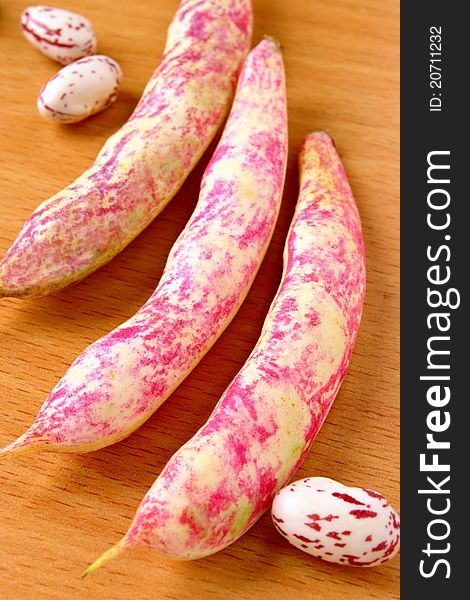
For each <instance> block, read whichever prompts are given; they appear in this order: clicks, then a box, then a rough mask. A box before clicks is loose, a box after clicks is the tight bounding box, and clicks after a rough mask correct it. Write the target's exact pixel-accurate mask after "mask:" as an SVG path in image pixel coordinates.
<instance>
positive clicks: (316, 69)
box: [0, 0, 399, 600]
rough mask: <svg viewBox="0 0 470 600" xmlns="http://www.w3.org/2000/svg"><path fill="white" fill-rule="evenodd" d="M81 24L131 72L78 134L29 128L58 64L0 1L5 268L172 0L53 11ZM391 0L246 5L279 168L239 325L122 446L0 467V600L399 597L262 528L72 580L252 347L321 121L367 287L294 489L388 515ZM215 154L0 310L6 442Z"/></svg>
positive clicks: (395, 287) (139, 285)
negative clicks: (122, 233)
mask: <svg viewBox="0 0 470 600" xmlns="http://www.w3.org/2000/svg"><path fill="white" fill-rule="evenodd" d="M60 4H61V6H64V7H66V8H71V9H75V10H79V11H80V12H82V13H83V14H84V15H86V16H87V17H88V18H90V19H91V21H92V22H93V24H94V27H95V31H96V32H97V35H98V40H99V51H100V52H102V53H107V54H110V55H111V56H113V57H114V58H115V59H117V60H118V61H119V62H120V63H121V65H122V67H123V69H124V73H125V76H126V80H125V83H124V86H123V89H122V93H121V96H120V98H119V100H118V102H117V104H116V105H115V106H114V107H112V108H111V109H110V110H108V111H106V112H105V113H102V114H100V115H97V116H95V117H92V118H90V119H88V120H87V121H85V122H83V123H82V124H79V125H76V126H68V127H66V126H63V127H60V126H54V125H52V124H50V123H47V122H44V121H42V120H41V118H40V117H39V116H38V114H37V112H36V108H35V99H36V95H37V93H38V90H39V89H40V87H41V86H42V84H43V83H44V82H45V81H46V80H47V79H48V78H49V77H51V76H52V75H53V74H54V73H55V71H56V70H57V68H58V67H57V65H55V64H54V63H53V62H51V61H49V60H48V59H47V58H45V57H43V56H42V55H41V54H39V53H38V52H37V51H36V50H35V49H33V48H32V47H31V46H29V44H28V43H27V42H26V41H25V40H24V39H23V38H22V36H21V34H20V33H19V30H18V21H19V16H20V12H21V10H22V9H24V8H25V6H26V2H25V1H23V2H21V1H19V0H8V2H0V60H1V62H0V64H1V69H2V74H1V79H0V107H1V108H0V121H1V123H0V153H1V157H0V165H1V187H0V194H1V196H0V197H1V200H0V255H3V253H4V252H5V250H6V249H7V248H8V246H9V245H10V243H11V242H12V241H13V239H14V237H15V235H16V233H17V231H18V230H19V228H20V226H21V224H22V222H23V220H24V219H25V218H26V217H27V216H28V215H29V213H30V211H31V210H33V209H34V208H35V207H36V206H37V204H39V202H40V201H42V200H43V199H45V198H47V197H48V196H50V195H52V193H54V192H56V191H57V190H59V189H60V188H61V187H63V186H64V185H66V184H67V183H69V182H70V181H72V180H73V179H74V178H75V177H76V176H78V175H79V174H80V172H81V171H82V170H83V169H84V168H85V167H87V166H88V165H89V163H90V162H91V161H92V160H93V158H94V157H95V154H96V152H97V151H98V149H99V148H100V146H101V145H102V143H103V141H104V140H105V138H106V137H107V136H108V135H110V134H111V133H112V132H113V131H115V130H116V129H117V128H118V127H119V126H120V124H121V123H123V122H124V121H125V119H126V118H127V117H128V115H129V114H130V112H131V110H132V109H133V107H134V105H135V104H136V102H137V100H138V98H139V96H140V94H141V91H142V89H143V87H144V84H145V82H146V80H147V79H148V77H149V76H150V74H151V73H152V71H153V69H154V67H155V65H156V63H157V60H158V57H159V55H160V53H161V50H162V48H163V44H164V38H165V30H166V27H167V25H168V23H169V21H170V19H171V17H172V15H173V13H174V11H175V9H176V6H177V0H155V1H150V0H133V1H132V2H128V1H126V0H113V1H111V0H74V1H69V0H64V1H62V0H61V2H60ZM398 11H399V7H398V0H382V1H381V2H376V1H375V0H289V2H286V1H285V0H254V14H255V36H254V43H256V42H257V41H259V39H260V38H261V36H262V35H263V34H265V33H269V34H271V35H274V36H275V37H277V38H278V39H279V40H281V42H282V45H283V47H284V53H285V63H286V70H287V81H288V97H289V123H290V160H289V169H288V174H287V184H286V191H285V195H284V201H283V206H282V211H281V215H280V218H279V223H278V226H277V229H276V232H275V235H274V238H273V241H272V244H271V246H270V249H269V251H268V254H267V256H266V259H265V261H264V263H263V265H262V267H261V270H260V272H259V275H258V277H257V278H256V280H255V282H254V285H253V287H252V290H251V292H250V294H249V296H248V298H247V300H246V302H245V303H244V305H243V306H242V308H241V309H240V311H239V313H238V315H237V317H236V318H235V319H234V321H233V322H232V324H231V325H230V326H229V328H228V329H227V330H226V332H225V333H224V335H223V336H222V338H221V339H220V340H219V341H218V343H217V344H216V345H215V346H214V348H213V349H212V350H211V351H210V352H209V354H208V355H207V356H206V357H205V358H204V359H203V361H202V362H201V363H200V365H199V366H198V367H197V369H196V370H195V371H194V372H193V374H192V375H191V376H190V377H188V378H187V380H186V381H185V382H184V383H183V384H182V385H181V386H180V388H179V389H178V390H177V391H176V392H175V393H174V394H173V396H172V397H171V398H170V399H169V400H168V402H167V403H166V404H164V405H163V407H162V408H161V409H159V410H158V411H157V413H156V414H155V415H154V416H153V417H152V418H151V419H150V420H149V421H148V422H147V423H146V424H145V425H144V426H143V427H142V428H141V429H140V430H138V431H137V432H136V433H135V434H133V435H132V436H131V437H129V438H128V439H126V440H125V441H123V442H121V443H119V444H117V445H114V446H111V447H109V448H107V449H104V450H101V451H99V452H95V453H92V454H88V455H81V456H80V455H75V456H74V455H62V456H60V455H53V454H44V455H37V456H34V455H31V456H25V457H19V458H17V459H14V460H13V459H12V460H8V461H7V460H5V461H3V462H2V463H1V464H0V597H1V598H2V600H9V599H12V600H23V599H27V598H34V599H35V600H37V599H39V600H42V599H44V598H57V599H61V600H63V598H65V597H67V598H70V599H72V600H75V599H92V598H93V599H95V600H101V599H103V600H104V599H106V600H124V599H130V598H138V599H139V600H145V599H147V598H159V599H160V598H161V599H173V598H175V599H186V598H188V599H189V598H191V599H192V598H196V599H200V598H201V599H205V598H226V599H227V600H230V599H235V598H240V599H245V598H263V599H265V598H267V599H269V598H273V599H277V598H295V599H296V600H301V599H304V598H315V599H319V600H330V599H331V600H333V599H334V600H343V599H346V598H347V599H350V600H368V599H373V598H381V599H389V598H393V599H396V598H398V596H399V592H398V578H399V560H398V559H395V560H394V561H393V562H392V563H390V564H389V565H385V566H383V567H380V568H377V569H370V570H369V569H352V568H350V569H348V568H342V567H337V566H334V565H329V564H327V563H323V562H321V561H318V560H315V559H313V558H311V557H309V556H308V555H305V554H303V553H301V552H300V551H298V550H296V549H294V548H292V547H290V546H289V545H288V544H287V543H286V542H285V541H284V540H283V539H282V538H281V537H280V536H279V535H278V534H277V533H276V531H275V530H274V528H273V526H272V524H271V520H270V517H269V515H267V514H266V515H264V517H263V518H262V519H261V520H260V521H259V522H258V523H257V524H256V525H255V526H254V527H253V528H252V530H251V531H249V532H248V533H247V534H246V535H245V536H244V537H243V538H242V539H241V540H240V541H238V542H237V543H236V544H234V545H233V546H231V547H230V548H228V549H227V550H226V551H224V552H222V553H219V554H218V555H215V556H212V557H210V558H206V559H203V560H200V561H197V562H171V561H167V560H164V559H161V558H159V557H157V556H155V555H153V554H152V553H151V552H150V551H144V550H136V551H131V552H128V553H127V554H125V555H123V556H122V557H121V558H119V559H118V560H116V561H114V562H112V563H109V566H107V567H106V568H105V569H103V570H101V572H100V571H99V572H97V573H96V574H95V575H94V576H92V577H90V578H88V579H87V580H86V581H81V580H80V579H79V575H80V573H81V572H82V570H83V569H84V568H85V567H86V566H87V565H88V564H89V563H90V561H92V560H93V559H94V558H95V557H96V556H97V555H98V554H100V553H101V552H102V551H103V550H105V549H106V548H108V547H109V546H110V545H112V544H113V543H115V542H116V541H117V540H118V539H119V538H120V537H121V536H122V534H123V533H124V532H125V531H126V530H127V527H128V525H129V523H130V519H131V517H132V515H133V513H134V511H135V509H136V508H137V506H138V504H139V502H140V500H141V498H142V497H143V495H144V494H145V492H146V491H147V489H148V488H149V487H150V485H151V483H152V482H153V480H154V479H155V478H156V476H157V475H158V474H159V472H160V471H161V469H162V467H163V465H164V464H165V463H166V461H167V460H168V459H169V458H170V456H171V455H172V454H173V453H174V452H175V451H176V450H177V449H178V448H179V446H181V445H182V444H183V443H184V442H185V441H186V440H187V439H188V438H189V437H190V436H191V435H192V434H193V433H194V432H195V431H196V430H197V429H198V428H199V427H200V425H201V424H202V423H203V422H204V421H205V419H206V417H207V416H208V415H209V413H210V411H211V409H212V407H213V406H214V404H215V403H216V401H217V399H218V398H219V396H220V394H221V393H222V392H223V390H224V389H225V387H226V386H227V385H228V383H229V382H230V380H231V379H232V377H233V376H234V375H235V374H236V373H237V371H238V369H239V368H240V366H241V365H242V364H243V362H244V360H245V359H246V357H247V356H248V354H249V353H250V351H251V349H252V347H253V345H254V343H255V341H256V339H257V337H258V335H259V332H260V328H261V324H262V322H263V318H264V315H265V313H266V311H267V308H268V306H269V304H270V302H271V299H272V297H273V295H274V293H275V290H276V287H277V285H278V282H279V277H280V273H281V254H282V248H283V243H284V238H285V235H286V232H287V228H288V224H289V222H290V219H291V217H292V214H293V209H294V204H295V201H296V195H297V191H298V187H297V171H296V151H297V148H298V146H299V143H300V141H301V139H302V137H303V136H304V135H305V134H306V133H308V132H310V131H312V130H315V129H323V128H327V129H328V130H329V131H330V132H331V133H332V135H333V136H334V138H335V141H336V144H337V147H338V149H339V152H340V154H341V156H342V158H343V160H344V163H345V166H346V170H347V172H348V173H349V176H350V180H351V184H352V187H353V190H354V192H355V195H356V198H357V202H358V205H359V209H360V212H361V215H362V219H363V228H364V235H365V240H366V250H367V275H368V277H367V278H368V290H367V297H366V303H365V310H364V316H363V322H362V326H361V331H360V334H359V338H358V342H357V346H356V349H355V352H354V357H353V360H352V363H351V366H350V369H349V374H348V376H347V378H346V380H345V382H344V384H343V386H342V389H341V391H340V393H339V395H338V398H337V399H336V402H335V405H334V406H333V409H332V410H331V412H330V415H329V417H328V419H327V421H326V423H325V425H324V427H323V429H322V431H321V432H320V434H319V436H318V438H317V441H316V443H315V444H314V446H313V449H312V451H311V453H310V455H309V456H308V458H307V459H306V461H305V463H304V465H303V466H302V468H301V469H300V471H299V472H298V474H297V475H298V476H299V477H304V476H307V475H321V476H328V477H332V478H334V479H337V480H339V481H341V482H344V483H346V484H351V485H359V486H366V487H369V488H373V489H377V490H379V491H381V492H382V493H384V494H385V495H386V496H387V498H389V500H390V501H391V502H392V503H393V504H394V505H395V507H396V508H397V509H398V508H399V497H398V495H399V470H398V467H399V387H398V382H399V376H398V360H399V354H398V352H399V347H398V320H399V305H398V298H399V280H398V264H399V255H398V240H399V233H398V218H399V212H398V210H399V209H398V139H399V135H398V125H399V113H398V62H399V60H398V59H399V57H398V54H399V48H398V35H399V32H398V16H399V15H398ZM209 156H210V154H206V156H205V157H204V160H203V161H202V163H201V164H200V165H199V167H198V168H196V170H195V171H194V173H193V174H192V175H191V177H190V178H189V180H188V181H187V183H186V184H185V185H184V187H183V189H182V190H181V192H180V193H179V194H178V196H177V197H176V198H175V199H174V200H173V201H172V203H171V204H170V206H169V207H168V208H167V209H166V210H165V211H164V213H163V214H162V215H160V216H159V217H158V218H157V219H156V220H155V221H154V222H153V224H152V225H150V227H148V229H147V230H146V231H145V232H144V233H143V234H141V235H140V236H139V238H138V239H137V240H135V241H134V242H133V243H132V244H131V245H130V246H129V247H128V248H127V249H126V250H125V251H124V252H122V253H121V254H120V255H119V256H118V257H117V258H115V259H114V260H113V261H112V262H111V263H110V264H109V265H107V266H105V267H104V268H102V269H101V270H100V271H99V272H97V273H95V274H94V275H92V276H91V277H89V278H88V279H87V280H85V281H84V282H82V283H80V284H79V285H76V286H74V287H72V288H70V289H68V290H66V291H63V292H61V293H59V294H57V295H55V296H52V297H48V298H44V299H41V300H36V301H31V300H28V301H24V300H23V301H21V300H12V299H4V300H0V443H1V444H2V445H3V444H4V443H6V442H8V441H10V440H11V439H13V437H15V436H17V435H19V434H21V433H22V432H23V431H25V429H26V428H27V426H29V425H30V423H31V422H32V420H33V417H34V416H35V414H36V412H37V409H38V408H39V407H40V405H41V404H42V402H43V400H44V399H45V397H46V395H47V394H48V392H49V391H50V390H51V389H52V387H53V386H54V385H55V383H56V382H57V380H58V379H59V378H60V377H61V376H62V374H63V373H64V371H65V369H66V368H67V366H68V365H69V364H70V363H71V362H72V360H73V359H74V358H75V357H76V356H77V354H78V353H79V352H80V351H81V350H83V349H84V348H85V347H86V346H87V345H88V344H90V342H92V341H94V340H95V339H96V338H98V337H99V336H101V335H102V334H104V333H106V332H108V331H109V330H110V329H112V328H114V327H115V326H117V325H118V324H119V323H121V322H122V321H124V320H125V319H126V318H128V317H129V316H131V315H132V314H133V313H134V312H135V311H136V310H137V309H138V308H139V307H140V306H141V305H142V304H143V303H144V301H145V300H146V299H147V297H148V296H149V295H150V293H151V292H152V291H153V289H154V287H155V285H156V282H157V281H158V278H159V277H160V274H161V272H162V269H163V266H164V263H165V259H166V256H167V254H168V251H169V249H170V247H171V245H172V243H173V241H174V240H175V239H176V237H177V235H178V233H179V231H180V230H181V229H182V227H183V226H184V224H185V222H186V220H187V219H188V217H189V215H190V214H191V211H192V209H193V207H194V204H195V201H196V199H197V195H198V194H197V192H198V182H199V180H200V177H201V173H202V169H203V166H204V164H206V163H207V159H208V157H209Z"/></svg>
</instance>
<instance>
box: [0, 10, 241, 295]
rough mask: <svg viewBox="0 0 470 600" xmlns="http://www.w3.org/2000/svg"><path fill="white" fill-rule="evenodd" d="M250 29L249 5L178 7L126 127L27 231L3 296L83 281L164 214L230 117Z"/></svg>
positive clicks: (0, 269) (7, 261) (12, 258)
mask: <svg viewBox="0 0 470 600" xmlns="http://www.w3.org/2000/svg"><path fill="white" fill-rule="evenodd" d="M251 28H252V11H251V2H250V0H184V1H183V2H182V3H181V5H180V7H179V9H178V11H177V13H176V15H175V18H174V20H173V22H172V24H171V25H170V28H169V32H168V39H167V45H166V48H165V54H164V56H163V58H162V60H161V62H160V65H159V66H158V68H157V69H156V71H155V73H154V74H153V76H152V77H151V79H150V81H149V83H148V84H147V87H146V88H145V90H144V93H143V96H142V98H141V100H140V102H139V103H138V105H137V107H136V109H135V110H134V112H133V114H132V115H131V117H130V118H129V120H128V121H127V122H126V123H125V124H124V125H123V127H121V129H120V130H119V131H118V132H117V133H115V134H114V135H112V136H111V137H110V138H109V139H108V141H107V142H106V144H105V145H104V146H103V148H102V150H101V151H100V153H99V154H98V156H97V158H96V160H95V162H94V163H93V165H92V166H91V167H90V168H89V169H88V170H86V171H85V172H84V173H83V174H82V175H81V176H80V177H79V178H78V179H76V180H75V181H74V182H73V183H72V184H71V185H69V186H68V187H66V188H65V189H63V190H62V191H61V192H59V193H58V194H56V195H55V196H52V198H50V199H49V200H46V201H45V202H43V203H42V204H41V205H40V206H39V207H38V208H37V209H36V210H35V211H34V212H33V213H32V215H31V216H30V217H29V218H28V219H27V221H26V222H25V223H24V225H23V227H22V229H21V231H20V232H19V234H18V236H17V238H16V240H15V241H14V242H13V244H12V246H11V247H10V249H9V250H8V252H7V254H6V256H5V257H4V259H3V260H2V262H1V263H0V297H1V296H17V297H27V296H36V297H37V296H41V295H45V294H49V293H51V292H54V291H56V290H59V289H62V288H64V287H66V286H68V285H70V284H72V283H74V282H77V281H79V280H81V279H83V278H84V277H86V276H87V275H89V274H90V273H92V272H93V271H95V270H96V269H97V268H99V267H101V266H102V265H104V264H105V263H107V262H108V261H109V260H111V259H112V258H113V257H114V256H115V255H116V254H117V253H118V252H120V251H121V250H122V249H123V248H124V247H125V246H126V245H127V244H129V242H131V241H132V240H133V239H134V238H135V237H136V236H137V235H138V234H139V233H140V232H141V231H142V230H143V229H144V228H145V227H146V226H147V225H148V224H149V223H150V222H151V221H152V220H153V218H154V217H155V216H156V215H157V214H158V213H159V212H161V211H162V210H163V208H164V207H165V206H166V204H168V202H169V201H170V200H171V199H172V198H173V197H174V195H175V194H176V192H177V191H178V190H179V188H180V187H181V185H182V184H183V182H184V180H185V179H186V177H187V176H188V174H189V173H190V171H191V170H192V168H193V167H194V166H195V164H196V163H197V161H198V160H199V158H200V157H201V155H202V154H203V152H204V150H205V149H206V148H207V146H208V145H209V143H210V141H211V140H212V138H213V137H214V135H215V133H216V132H217V129H218V128H219V126H220V124H221V123H222V121H223V119H224V117H225V115H226V113H227V111H228V109H229V106H230V102H231V100H232V96H233V92H234V90H235V86H236V81H237V76H238V73H239V69H240V65H241V63H242V61H243V59H244V57H245V55H246V53H247V52H248V48H249V45H250V39H251ZM85 60H86V59H85Z"/></svg>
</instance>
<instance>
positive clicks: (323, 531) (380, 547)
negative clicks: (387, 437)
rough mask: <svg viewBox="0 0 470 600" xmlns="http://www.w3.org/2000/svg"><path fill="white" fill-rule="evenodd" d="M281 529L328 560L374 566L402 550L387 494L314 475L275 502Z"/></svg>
mask: <svg viewBox="0 0 470 600" xmlns="http://www.w3.org/2000/svg"><path fill="white" fill-rule="evenodd" d="M272 519H273V523H274V525H275V527H276V529H277V530H278V531H279V533H280V534H281V535H282V536H284V537H285V538H286V540H287V541H288V542H290V543H291V544H292V545H293V546H295V547H296V548H299V549H300V550H303V551H304V552H307V554H311V555H312V556H316V557H317V558H321V559H323V560H326V561H328V562H333V563H338V564H341V565H346V566H353V567H374V566H377V565H380V564H382V563H385V562H387V561H389V560H391V559H392V558H393V557H394V556H395V555H396V554H397V552H398V550H399V547H400V517H399V516H398V514H397V513H396V511H395V510H394V509H393V508H392V507H391V506H390V504H389V503H388V502H387V500H385V498H384V497H383V496H382V494H379V493H378V492H374V491H372V490H367V489H362V488H355V487H347V486H345V485H342V484H341V483H338V482H337V481H333V479H328V478H327V477H308V478H307V479H300V480H298V481H295V482H294V483H291V484H289V485H287V486H286V487H284V488H283V489H282V490H281V491H280V492H279V493H278V494H277V495H276V497H275V498H274V501H273V506H272Z"/></svg>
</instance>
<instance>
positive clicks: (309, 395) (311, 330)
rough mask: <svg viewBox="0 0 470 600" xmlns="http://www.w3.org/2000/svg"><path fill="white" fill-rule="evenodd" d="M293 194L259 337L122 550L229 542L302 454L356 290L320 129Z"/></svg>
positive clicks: (353, 250)
mask: <svg viewBox="0 0 470 600" xmlns="http://www.w3.org/2000/svg"><path fill="white" fill-rule="evenodd" d="M300 168H301V180H300V196H299V201H298V205H297V210H296V213H295V216H294V220H293V223H292V225H291V228H290V232H289V235H288V239H287V243H286V250H285V257H284V258H285V260H284V273H283V277H282V281H281V285H280V287H279V290H278V293H277V295H276V297H275V299H274V301H273V304H272V305H271V308H270V310H269V312H268V315H267V317H266V320H265V323H264V327H263V330H262V333H261V337H260V339H259V341H258V343H257V345H256V347H255V348H254V350H253V352H252V353H251V355H250V357H249V358H248V360H247V362H246V363H245V365H244V366H243V368H242V369H241V371H240V372H239V373H238V375H237V376H236V377H235V379H234V380H233V381H232V383H231V384H230V386H229V387H228V388H227V390H226V391H225V393H224V394H223V396H222V397H221V399H220V401H219V403H218V404H217V406H216V407H215V409H214V411H213V412H212V414H211V416H210V417H209V420H208V421H207V423H206V424H205V425H204V426H203V427H202V428H201V429H200V430H199V431H198V432H197V433H196V435H195V436H194V437H193V438H192V439H190V440H189V441H188V442H187V443H186V444H185V445H184V446H182V448H180V450H179V451H178V452H177V453H176V454H175V455H174V456H173V457H172V458H171V460H170V461H169V462H168V463H167V465H166V466H165V468H164V469H163V471H162V473H161V475H160V476H159V477H158V479H157V480H156V481H155V483H154V484H153V486H152V487H151V489H150V490H149V492H148V493H147V495H146V496H145V497H144V499H143V500H142V503H141V505H140V507H139V508H138V510H137V512H136V514H135V517H134V520H133V522H132V524H131V526H130V528H129V531H128V532H127V534H126V535H125V536H124V538H122V540H121V541H120V542H118V544H117V545H116V546H114V547H113V548H111V549H110V550H108V551H107V552H106V553H105V554H103V555H102V556H101V557H100V558H99V559H98V560H97V561H96V562H95V563H94V564H93V565H92V566H91V567H89V569H88V570H87V571H86V572H85V574H87V573H89V572H92V571H93V570H95V569H96V568H97V567H99V566H100V565H101V564H102V563H103V562H105V561H106V560H108V559H109V558H112V557H113V556H115V555H116V554H117V553H119V552H120V551H121V550H122V549H124V548H129V547H136V546H143V547H149V548H153V549H154V550H156V551H157V552H159V553H160V554H162V555H166V556H168V557H172V558H180V559H194V558H200V557H203V556H207V555H209V554H212V553H214V552H217V551H219V550H222V549H223V548H225V547H227V546H228V545H229V544H231V543H232V542H234V541H235V540H236V539H237V538H239V537H240V536H241V535H242V534H243V533H244V532H245V531H246V530H247V529H248V528H249V527H251V526H252V525H253V524H254V523H255V521H256V520H257V519H258V518H259V517H260V516H261V515H262V513H263V512H264V511H265V510H266V509H267V508H268V507H269V506H270V504H271V502H272V500H273V497H274V495H275V494H276V492H277V491H278V490H279V489H280V488H281V487H282V486H283V485H284V484H285V483H286V482H287V481H288V480H289V479H290V477H291V476H292V475H293V473H294V472H295V470H296V469H297V468H298V467H299V465H300V464H301V462H302V460H303V459H304V457H305V455H306V453H307V452H308V450H309V448H310V446H311V444H312V442H313V440H314V438H315V436H316V434H317V433H318V431H319V429H320V427H321V425H322V423H323V421H324V420H325V418H326V415H327V414H328V411H329V409H330V407H331V404H332V402H333V400H334V398H335V396H336V393H337V392H338V389H339V387H340V384H341V382H342V380H343V378H344V376H345V373H346V369H347V366H348V363H349V359H350V357H351V354H352V350H353V346H354V341H355V338H356V334H357V331H358V328H359V322H360V318H361V311H362V304H363V299H364V291H365V266H364V246H363V240H362V233H361V224H360V219H359V214H358V211H357V208H356V204H355V202H354V198H353V195H352V192H351V188H350V187H349V184H348V181H347V178H346V174H345V172H344V169H343V166H342V164H341V162H340V160H339V157H338V155H337V153H336V151H335V149H334V146H333V143H332V141H331V138H330V136H329V135H328V134H326V133H314V134H311V135H309V136H308V137H307V138H306V139H305V140H304V142H303V145H302V148H301V152H300Z"/></svg>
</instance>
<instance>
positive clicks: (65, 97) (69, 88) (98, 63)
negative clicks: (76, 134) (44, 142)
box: [37, 54, 122, 123]
mask: <svg viewBox="0 0 470 600" xmlns="http://www.w3.org/2000/svg"><path fill="white" fill-rule="evenodd" d="M121 81H122V70H121V67H120V66H119V64H118V63H117V62H116V61H115V60H113V59H112V58H109V56H104V55H102V54H97V55H96V56H87V57H86V58H81V59H80V60H77V61H75V62H74V63H72V64H70V65H67V66H66V67H64V68H63V69H61V70H60V71H59V72H58V73H56V74H55V75H54V77H52V78H51V79H49V81H48V82H47V83H46V84H45V85H44V87H43V88H42V90H41V92H40V94H39V97H38V103H37V106H38V110H39V112H40V114H41V115H42V116H43V117H45V118H46V119H49V120H50V121H58V122H60V123H76V122H77V121H82V120H83V119H86V118H87V117H89V116H90V115H94V114H95V113H97V112H100V111H101V110H104V109H105V108H108V106H110V105H111V104H112V103H113V102H114V101H115V100H116V98H117V94H118V90H119V86H120V84H121Z"/></svg>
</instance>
